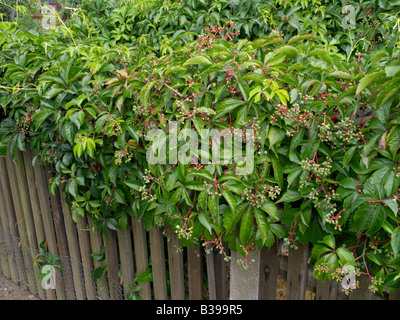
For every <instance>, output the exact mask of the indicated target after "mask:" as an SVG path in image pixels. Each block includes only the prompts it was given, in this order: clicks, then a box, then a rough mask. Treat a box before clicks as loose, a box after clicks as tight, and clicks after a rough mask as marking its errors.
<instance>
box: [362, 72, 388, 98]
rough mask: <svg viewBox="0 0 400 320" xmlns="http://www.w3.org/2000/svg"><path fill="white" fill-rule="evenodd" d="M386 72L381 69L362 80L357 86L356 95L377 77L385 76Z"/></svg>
mask: <svg viewBox="0 0 400 320" xmlns="http://www.w3.org/2000/svg"><path fill="white" fill-rule="evenodd" d="M384 75H385V72H383V71H379V72H374V73H371V74H369V75H367V76H365V77H364V78H362V79H361V80H360V83H359V84H358V86H357V91H356V96H358V95H359V94H360V93H361V92H362V91H363V90H364V89H365V88H366V87H368V85H369V84H370V83H371V82H372V81H374V80H375V79H376V78H378V77H380V76H384Z"/></svg>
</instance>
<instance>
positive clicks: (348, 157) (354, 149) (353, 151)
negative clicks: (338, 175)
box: [343, 146, 357, 167]
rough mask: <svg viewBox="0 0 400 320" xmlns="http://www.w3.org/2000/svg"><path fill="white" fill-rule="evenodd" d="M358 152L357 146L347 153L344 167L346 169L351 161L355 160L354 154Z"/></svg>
mask: <svg viewBox="0 0 400 320" xmlns="http://www.w3.org/2000/svg"><path fill="white" fill-rule="evenodd" d="M356 150H357V146H354V147H351V148H350V149H349V150H347V151H346V153H345V154H344V156H343V167H346V166H347V165H348V164H349V163H350V161H351V159H353V156H354V153H355V152H356Z"/></svg>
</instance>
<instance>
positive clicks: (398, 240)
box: [390, 227, 400, 257]
mask: <svg viewBox="0 0 400 320" xmlns="http://www.w3.org/2000/svg"><path fill="white" fill-rule="evenodd" d="M390 244H391V245H392V249H393V253H394V256H395V257H397V255H398V254H399V251H400V227H397V228H396V229H394V230H393V233H392V239H391V240H390Z"/></svg>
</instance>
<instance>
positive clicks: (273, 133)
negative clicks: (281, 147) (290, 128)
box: [268, 126, 286, 149]
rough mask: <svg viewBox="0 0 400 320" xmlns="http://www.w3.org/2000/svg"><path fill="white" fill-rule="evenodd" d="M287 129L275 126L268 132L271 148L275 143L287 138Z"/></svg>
mask: <svg viewBox="0 0 400 320" xmlns="http://www.w3.org/2000/svg"><path fill="white" fill-rule="evenodd" d="M285 136H286V131H284V130H282V129H280V128H278V127H276V126H273V127H271V129H270V130H269V132H268V141H269V148H270V149H271V148H272V147H273V146H274V145H275V144H278V143H280V142H282V141H283V139H285Z"/></svg>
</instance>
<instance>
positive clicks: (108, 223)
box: [106, 218, 118, 231]
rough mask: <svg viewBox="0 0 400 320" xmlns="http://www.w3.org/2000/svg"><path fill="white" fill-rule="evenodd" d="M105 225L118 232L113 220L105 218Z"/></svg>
mask: <svg viewBox="0 0 400 320" xmlns="http://www.w3.org/2000/svg"><path fill="white" fill-rule="evenodd" d="M106 225H107V227H108V228H109V229H111V230H115V231H117V230H118V223H117V220H115V219H114V218H107V219H106Z"/></svg>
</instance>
